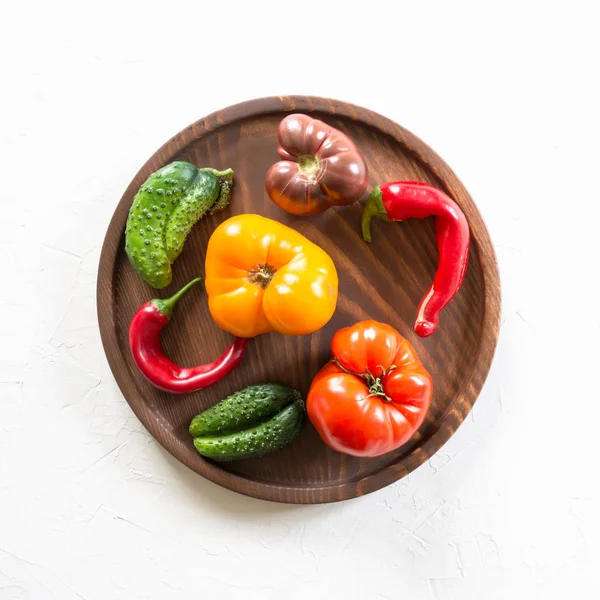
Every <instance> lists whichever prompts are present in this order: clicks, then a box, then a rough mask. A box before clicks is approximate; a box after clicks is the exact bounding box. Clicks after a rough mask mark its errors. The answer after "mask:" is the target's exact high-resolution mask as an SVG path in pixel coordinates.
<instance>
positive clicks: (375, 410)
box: [306, 321, 433, 456]
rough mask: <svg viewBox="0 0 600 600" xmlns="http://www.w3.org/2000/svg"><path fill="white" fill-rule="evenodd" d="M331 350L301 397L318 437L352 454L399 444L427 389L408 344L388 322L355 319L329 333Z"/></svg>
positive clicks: (416, 419)
mask: <svg viewBox="0 0 600 600" xmlns="http://www.w3.org/2000/svg"><path fill="white" fill-rule="evenodd" d="M331 352H332V354H333V358H332V359H331V361H330V362H328V363H327V364H326V365H325V366H324V367H323V368H322V369H321V370H320V371H319V372H318V373H317V375H316V376H315V378H314V379H313V381H312V384H311V386H310V390H309V392H308V397H307V399H306V410H307V412H308V416H309V418H310V420H311V422H312V424H313V425H314V426H315V428H316V430H317V431H318V432H319V435H320V436H321V438H322V439H323V441H324V442H325V443H326V444H327V445H328V446H330V447H331V448H333V449H334V450H338V451H339V452H345V453H346V454H352V455H354V456H379V455H380V454H384V453H385V452H391V451H392V450H395V449H396V448H398V447H399V446H401V445H402V444H405V443H406V442H407V441H408V440H409V439H410V438H411V437H412V435H413V434H414V433H415V431H416V430H417V429H418V428H419V427H420V426H421V424H422V423H423V420H424V419H425V415H426V414H427V411H428V410H429V405H430V404H431V396H432V394H433V382H432V380H431V376H430V375H429V373H428V372H427V371H426V370H425V367H423V365H422V364H421V362H420V361H419V358H418V356H417V354H416V352H415V350H414V348H413V347H412V346H411V345H410V344H409V343H408V341H407V340H405V339H404V338H403V337H402V336H401V335H400V334H399V333H398V332H397V331H396V330H395V329H393V328H392V327H390V326H389V325H385V324H384V323H378V322H377V321H361V322H360V323H356V324H355V325H353V326H352V327H346V328H344V329H340V330H339V331H338V332H337V333H336V334H335V335H334V336H333V339H332V340H331Z"/></svg>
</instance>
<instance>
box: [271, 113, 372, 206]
mask: <svg viewBox="0 0 600 600" xmlns="http://www.w3.org/2000/svg"><path fill="white" fill-rule="evenodd" d="M277 134H278V137H279V144H280V146H279V148H277V153H278V154H279V156H280V157H281V158H282V159H283V160H280V161H279V162H277V163H275V164H274V165H272V166H271V168H270V169H269V170H268V171H267V177H266V179H265V188H266V190H267V194H268V195H269V198H271V200H272V201H273V202H275V204H277V205H278V206H279V207H281V208H283V209H284V210H285V211H287V212H289V213H291V214H294V215H300V216H307V215H314V214H317V213H320V212H323V211H324V210H327V209H328V208H329V207H330V206H343V205H346V204H352V203H353V202H356V201H357V200H358V199H359V198H360V197H361V196H362V195H363V193H364V191H365V189H366V187H367V166H366V164H365V161H364V159H363V157H362V155H361V153H360V152H359V151H358V149H357V148H356V146H355V145H354V143H353V142H352V140H351V139H350V138H349V137H348V136H347V135H346V134H344V133H342V132H341V131H338V130H337V129H334V128H333V127H331V126H329V125H327V123H323V121H319V120H318V119H313V118H312V117H309V116H308V115H302V114H293V115H288V116H287V117H286V118H285V119H283V121H281V123H280V124H279V129H278V131H277Z"/></svg>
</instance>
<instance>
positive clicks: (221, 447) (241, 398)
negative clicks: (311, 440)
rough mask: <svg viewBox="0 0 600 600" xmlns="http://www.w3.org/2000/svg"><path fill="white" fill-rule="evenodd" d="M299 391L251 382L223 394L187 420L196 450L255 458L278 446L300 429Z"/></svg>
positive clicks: (230, 457)
mask: <svg viewBox="0 0 600 600" xmlns="http://www.w3.org/2000/svg"><path fill="white" fill-rule="evenodd" d="M303 418H304V403H303V402H302V397H301V396H300V393H299V392H297V391H296V390H293V389H291V388H289V387H286V386H284V385H280V384H278V383H265V384H262V385H253V386H250V387H248V388H246V389H244V390H241V391H240V392H236V393H235V394H233V395H231V396H229V397H228V398H225V400H222V401H221V402H219V403H218V404H216V405H215V406H213V407H211V408H209V409H208V410H205V411H204V412H202V413H200V414H199V415H198V416H197V417H195V418H194V419H193V420H192V422H191V424H190V433H191V434H192V436H193V437H194V446H195V447H196V450H197V451H198V452H199V453H200V454H202V456H206V457H207V458H212V459H213V460H217V461H230V460H240V459H243V458H255V457H258V456H263V455H264V454H267V453H269V452H273V451H275V450H279V449H280V448H283V446H285V445H287V444H289V443H290V442H291V441H292V440H293V439H294V438H295V437H296V436H297V435H298V434H299V433H300V431H301V429H302V423H303Z"/></svg>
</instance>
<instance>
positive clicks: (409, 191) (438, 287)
mask: <svg viewBox="0 0 600 600" xmlns="http://www.w3.org/2000/svg"><path fill="white" fill-rule="evenodd" d="M373 217H381V218H383V219H386V220H388V221H404V220H405V219H425V218H427V217H436V222H435V236H436V241H437V246H438V250H439V255H440V258H439V263H438V269H437V272H436V274H435V279H434V280H433V283H432V284H431V287H430V288H429V290H428V291H427V294H425V296H424V297H423V299H422V300H421V302H420V304H419V310H418V311H417V320H416V322H415V325H414V330H415V332H416V333H417V335H420V336H421V337H427V336H429V335H431V334H432V333H433V332H434V331H435V330H436V329H437V326H438V321H439V314H440V311H441V310H442V309H443V308H444V306H446V304H448V302H450V300H452V298H453V297H454V295H455V294H456V292H458V290H459V288H460V286H461V284H462V282H463V279H464V277H465V272H466V270H467V264H468V262H469V225H468V223H467V219H466V218H465V215H464V214H463V212H462V211H461V210H460V208H459V207H458V205H457V204H456V202H454V201H453V200H452V199H451V198H449V197H448V196H447V195H446V194H444V192H442V191H441V190H438V189H437V188H434V187H432V186H431V185H428V184H426V183H422V182H420V181H394V182H390V183H385V184H383V185H381V186H378V187H376V188H375V189H374V190H373V191H372V192H371V194H370V196H369V199H368V200H367V203H366V205H365V209H364V212H363V216H362V234H363V238H364V239H365V241H367V242H370V241H371V220H372V219H373Z"/></svg>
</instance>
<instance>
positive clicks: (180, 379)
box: [129, 278, 248, 394]
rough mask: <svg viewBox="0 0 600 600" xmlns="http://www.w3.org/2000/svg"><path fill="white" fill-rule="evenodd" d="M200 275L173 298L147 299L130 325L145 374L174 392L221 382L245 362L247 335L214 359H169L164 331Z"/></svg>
mask: <svg viewBox="0 0 600 600" xmlns="http://www.w3.org/2000/svg"><path fill="white" fill-rule="evenodd" d="M199 281H200V278H197V279H194V280H193V281H190V283H188V284H187V285H186V286H185V287H184V288H182V289H181V290H179V291H178V292H177V293H176V294H175V295H174V296H172V297H171V298H165V299H163V300H161V299H159V298H155V299H154V300H150V302H146V304H144V305H143V306H142V307H141V308H140V309H139V310H138V311H137V313H136V314H135V316H134V317H133V319H132V320H131V325H130V326H129V347H130V348H131V354H132V355H133V360H134V361H135V364H136V365H137V366H138V368H139V370H140V371H141V372H142V375H144V377H145V378H146V379H147V380H148V381H149V382H150V383H151V384H152V385H154V386H155V387H157V388H159V389H161V390H163V391H165V392H170V393H171V394H186V393H187V392H195V391H196V390H201V389H202V388H205V387H208V386H209V385H213V383H217V381H220V380H221V379H223V377H225V375H227V374H228V373H230V372H231V371H233V369H235V368H236V367H237V366H238V365H239V364H240V362H241V360H242V358H243V357H244V353H245V352H246V347H247V346H248V340H247V339H245V338H235V341H234V342H233V343H232V344H231V345H230V346H229V347H228V348H227V350H225V352H224V353H223V354H222V355H221V356H220V357H219V358H217V360H215V361H214V362H211V363H209V364H206V365H199V366H197V367H189V368H187V367H180V366H179V365H177V364H175V363H174V362H173V361H171V360H169V359H168V358H167V357H166V356H165V354H164V352H163V350H162V347H161V345H160V332H161V331H162V329H163V327H164V326H165V325H166V324H167V323H168V322H169V319H170V318H171V316H172V314H173V308H174V307H175V304H177V301H178V300H179V299H180V298H181V296H183V295H184V294H185V292H187V291H188V290H189V289H190V288H191V287H192V286H194V285H196V284H197V283H198V282H199Z"/></svg>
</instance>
